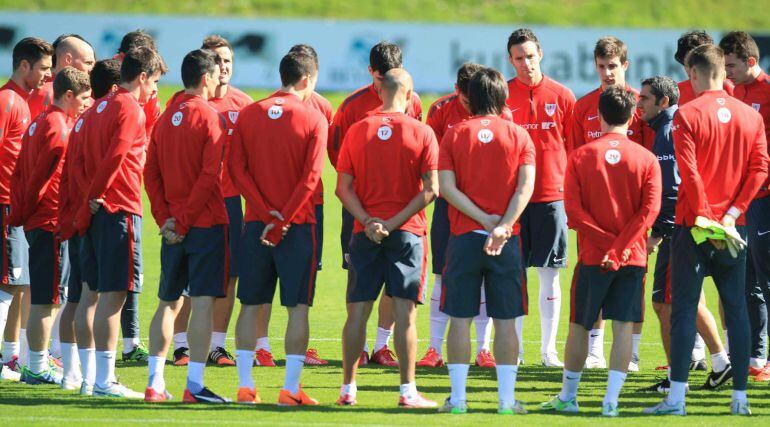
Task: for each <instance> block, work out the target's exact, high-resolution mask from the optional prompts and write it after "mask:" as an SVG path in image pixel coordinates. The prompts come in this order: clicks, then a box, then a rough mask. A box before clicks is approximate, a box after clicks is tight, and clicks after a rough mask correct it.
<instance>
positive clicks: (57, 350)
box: [49, 303, 67, 359]
mask: <svg viewBox="0 0 770 427" xmlns="http://www.w3.org/2000/svg"><path fill="white" fill-rule="evenodd" d="M65 305H67V304H66V303H65V304H62V306H61V307H59V311H58V312H56V319H54V321H53V326H52V327H51V347H50V348H49V353H51V356H52V357H54V358H56V359H60V358H61V340H60V339H59V325H60V324H61V314H62V313H63V312H64V306H65Z"/></svg>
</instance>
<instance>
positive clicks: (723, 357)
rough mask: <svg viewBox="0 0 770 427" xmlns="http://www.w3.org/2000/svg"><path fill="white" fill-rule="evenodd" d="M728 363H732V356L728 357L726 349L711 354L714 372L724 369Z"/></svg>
mask: <svg viewBox="0 0 770 427" xmlns="http://www.w3.org/2000/svg"><path fill="white" fill-rule="evenodd" d="M728 363H730V358H728V357H727V351H725V350H723V351H720V352H719V353H716V354H712V355H711V370H713V371H714V372H722V371H724V370H725V368H726V367H727V364H728Z"/></svg>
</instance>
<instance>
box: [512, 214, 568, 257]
mask: <svg viewBox="0 0 770 427" xmlns="http://www.w3.org/2000/svg"><path fill="white" fill-rule="evenodd" d="M519 224H521V247H522V257H523V260H524V266H525V267H551V268H564V267H566V266H567V232H568V227H567V213H566V211H565V210H564V201H563V200H557V201H555V202H547V203H530V204H528V205H527V207H526V208H525V209H524V212H523V213H522V214H521V218H519Z"/></svg>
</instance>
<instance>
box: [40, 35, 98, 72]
mask: <svg viewBox="0 0 770 427" xmlns="http://www.w3.org/2000/svg"><path fill="white" fill-rule="evenodd" d="M70 37H73V38H76V39H78V40H81V41H82V42H84V43H85V44H87V45H88V46H90V47H91V49H93V48H94V46H93V45H92V44H91V43H89V42H88V40H86V39H84V38H83V36H81V35H80V34H74V33H69V34H62V35H60V36H59V37H56V40H54V41H53V43H51V46H53V52H54V53H53V58H51V64H52V65H53V67H54V68H56V51H57V50H58V49H59V45H60V44H61V42H63V41H64V40H66V39H68V38H70Z"/></svg>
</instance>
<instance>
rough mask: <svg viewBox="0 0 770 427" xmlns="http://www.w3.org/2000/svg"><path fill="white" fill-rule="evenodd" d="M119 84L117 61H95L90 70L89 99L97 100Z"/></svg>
mask: <svg viewBox="0 0 770 427" xmlns="http://www.w3.org/2000/svg"><path fill="white" fill-rule="evenodd" d="M119 84H120V61H118V60H117V59H102V60H101V61H96V64H94V69H93V70H91V97H93V98H94V99H99V98H101V97H103V96H105V95H107V94H108V93H110V89H112V86H113V85H119Z"/></svg>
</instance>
